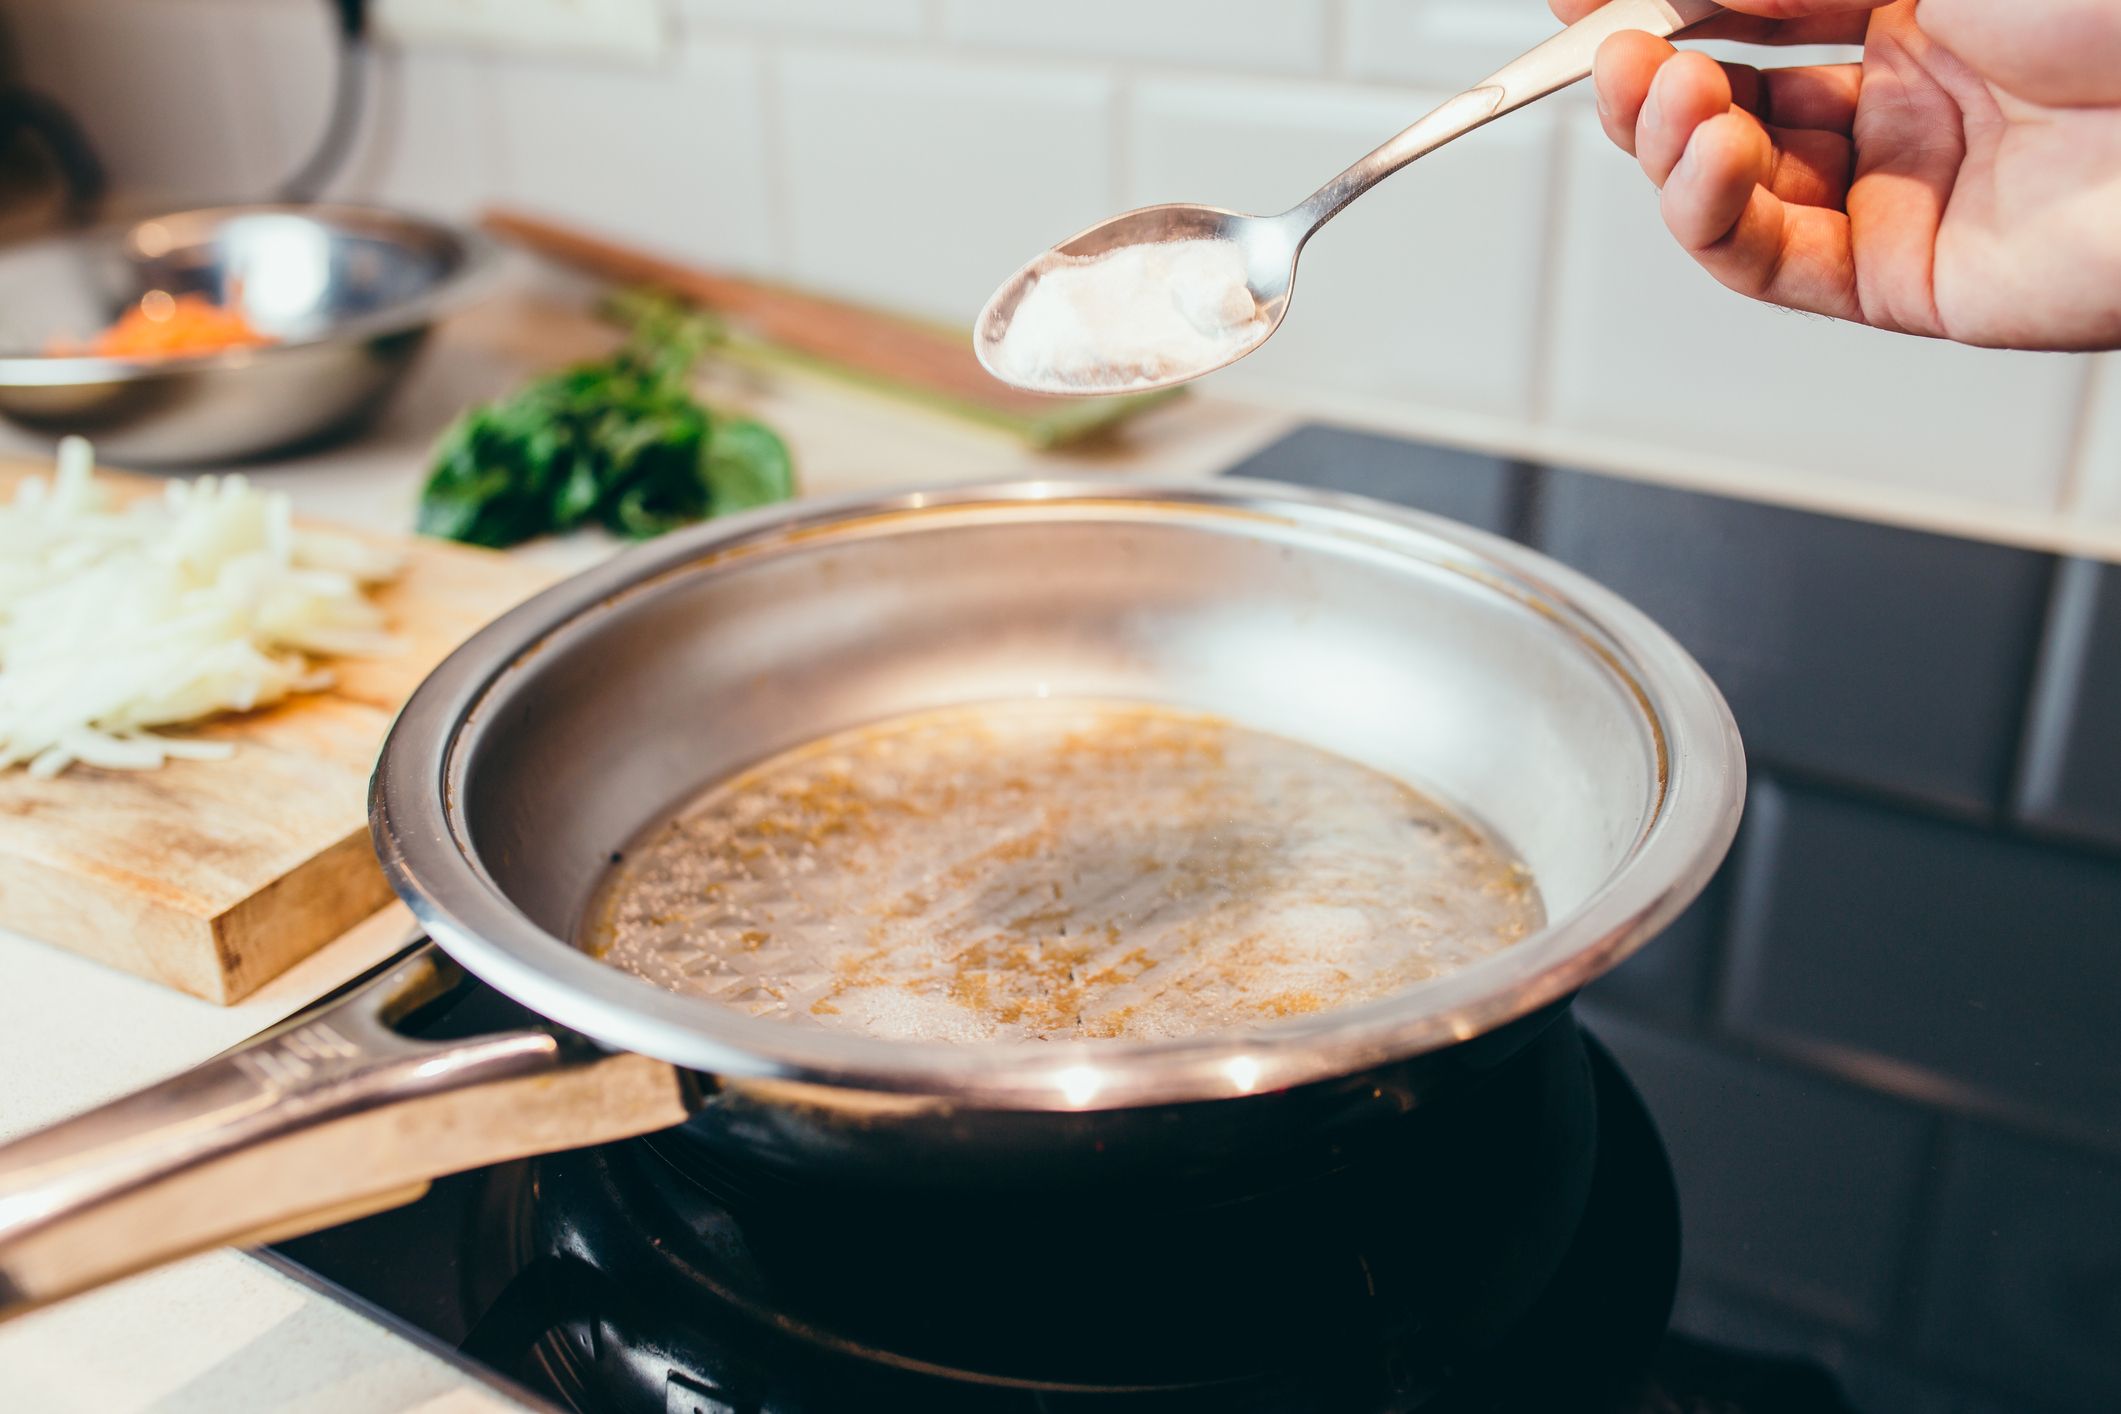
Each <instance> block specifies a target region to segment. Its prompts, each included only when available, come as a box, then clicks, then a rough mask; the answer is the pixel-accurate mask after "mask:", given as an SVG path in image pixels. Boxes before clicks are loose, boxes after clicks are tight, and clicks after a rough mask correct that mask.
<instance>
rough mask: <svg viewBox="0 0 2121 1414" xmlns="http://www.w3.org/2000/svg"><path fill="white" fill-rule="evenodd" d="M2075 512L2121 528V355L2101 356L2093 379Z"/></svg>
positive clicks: (2079, 464) (2079, 466)
mask: <svg viewBox="0 0 2121 1414" xmlns="http://www.w3.org/2000/svg"><path fill="white" fill-rule="evenodd" d="M2075 510H2076V511H2077V512H2078V513H2079V514H2080V515H2083V516H2085V517H2087V518H2090V519H2095V520H2100V521H2106V522H2111V523H2113V524H2117V525H2121V353H2111V354H2102V355H2100V357H2099V366H2098V368H2097V370H2096V371H2095V372H2094V374H2093V376H2092V401H2091V407H2090V408H2089V409H2088V410H2087V412H2086V422H2085V427H2084V446H2083V449H2082V452H2081V455H2080V459H2079V461H2078V463H2077V498H2076V506H2075Z"/></svg>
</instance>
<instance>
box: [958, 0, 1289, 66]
mask: <svg viewBox="0 0 2121 1414" xmlns="http://www.w3.org/2000/svg"><path fill="white" fill-rule="evenodd" d="M1326 21H1327V6H1326V3H1325V0H1069V3H1067V4H1064V5H1022V4H996V3H995V0H943V33H944V34H945V36H947V37H948V38H950V39H953V40H963V41H968V42H970V43H973V44H982V45H1002V46H1008V47H1011V48H1017V49H1026V50H1031V51H1033V52H1037V53H1044V54H1091V55H1112V56H1114V57H1117V58H1125V59H1149V60H1160V61H1163V62H1167V63H1173V64H1192V65H1201V66H1206V67H1219V68H1228V69H1264V70H1268V71H1271V72H1275V73H1315V72H1317V71H1319V70H1321V69H1323V68H1324V67H1325V63H1326V41H1327V23H1326Z"/></svg>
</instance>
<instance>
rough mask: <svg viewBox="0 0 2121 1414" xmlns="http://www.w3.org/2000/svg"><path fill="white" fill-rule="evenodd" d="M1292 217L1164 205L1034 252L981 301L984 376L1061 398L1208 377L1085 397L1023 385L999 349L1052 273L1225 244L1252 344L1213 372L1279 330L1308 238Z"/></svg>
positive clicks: (1182, 375)
mask: <svg viewBox="0 0 2121 1414" xmlns="http://www.w3.org/2000/svg"><path fill="white" fill-rule="evenodd" d="M1294 216H1295V213H1293V212H1285V213H1283V214H1282V215H1280V216H1248V215H1246V214H1245V213H1244V212H1241V211H1225V210H1223V209H1222V208H1221V207H1217V206H1197V205H1194V204H1193V203H1191V202H1167V203H1165V204H1163V205H1161V206H1143V207H1140V208H1137V209H1136V210H1133V211H1125V212H1121V213H1120V214H1119V215H1117V216H1112V217H1108V218H1106V219H1105V220H1103V221H1100V222H1098V223H1097V224H1096V225H1095V226H1092V227H1090V228H1089V229H1088V230H1086V231H1081V232H1078V233H1077V234H1075V235H1073V236H1070V237H1069V238H1068V239H1067V240H1064V241H1062V242H1061V243H1060V244H1058V245H1056V246H1054V247H1053V248H1052V249H1051V250H1045V251H1041V252H1039V254H1038V255H1037V256H1036V257H1034V258H1033V259H1032V260H1031V261H1029V262H1028V263H1027V264H1025V265H1024V266H1023V268H1022V269H1020V270H1018V271H1017V272H1016V273H1015V274H1014V275H1011V276H1010V277H1009V278H1008V279H1006V280H1004V281H1003V282H1002V284H1001V288H999V289H997V290H996V291H995V292H994V294H993V295H992V296H991V297H989V298H988V300H987V303H986V305H985V307H984V308H982V309H981V310H980V313H979V319H978V320H977V321H976V322H975V323H974V325H973V338H972V345H973V348H974V350H975V351H976V352H977V353H978V354H979V360H980V362H981V363H982V364H983V365H985V367H986V369H987V371H988V372H989V373H992V374H993V375H994V376H995V377H997V378H1000V379H1001V380H1002V381H1003V382H1005V383H1011V384H1014V385H1015V386H1016V387H1019V388H1023V389H1025V390H1027V391H1029V392H1034V393H1052V394H1056V395H1063V396H1065V395H1068V394H1081V393H1083V392H1085V391H1091V392H1118V391H1125V392H1130V393H1135V392H1148V391H1152V390H1154V389H1157V388H1168V387H1172V386H1174V385H1176V384H1179V383H1184V382H1188V381H1190V380H1191V379H1194V378H1197V377H1199V376H1200V374H1201V373H1203V372H1208V371H1210V370H1206V369H1201V370H1191V369H1184V368H1174V369H1172V370H1170V371H1168V372H1166V373H1164V374H1163V375H1161V376H1156V377H1150V378H1146V379H1144V378H1142V377H1139V376H1136V377H1132V378H1129V379H1128V381H1127V382H1126V383H1125V384H1124V385H1115V386H1113V387H1110V388H1096V389H1087V390H1086V389H1085V388H1083V387H1082V386H1081V385H1080V384H1078V383H1070V382H1062V381H1061V380H1059V379H1057V378H1038V377H1030V378H1027V377H1026V375H1025V373H1024V372H1023V370H1021V369H1013V368H1010V367H1008V366H1007V364H1006V363H1005V361H1004V360H1003V359H1002V358H1001V355H1000V349H1001V344H1002V340H1003V339H1004V338H1005V337H1006V336H1007V335H1008V332H1009V327H1010V325H1011V324H1012V322H1014V320H1015V318H1016V311H1017V307H1018V306H1019V305H1020V304H1022V303H1023V300H1024V296H1025V295H1027V294H1029V293H1030V292H1031V290H1032V288H1033V287H1034V286H1036V285H1037V284H1038V282H1039V281H1040V280H1042V279H1044V278H1045V277H1046V276H1047V275H1048V274H1050V273H1051V272H1052V271H1054V270H1056V269H1059V268H1061V267H1064V266H1068V265H1081V264H1085V263H1087V262H1091V261H1095V260H1096V259H1098V258H1099V257H1100V256H1104V255H1108V254H1110V253H1111V252H1113V251H1116V250H1121V249H1124V248H1128V247H1133V246H1151V245H1170V244H1173V243H1175V242H1178V241H1226V242H1229V243H1230V244H1232V245H1234V246H1235V247H1236V248H1237V249H1238V250H1239V251H1240V252H1241V253H1242V255H1243V259H1244V268H1245V290H1246V293H1247V294H1249V295H1250V296H1251V298H1252V302H1253V305H1254V307H1255V309H1256V311H1257V313H1256V314H1255V316H1254V318H1255V320H1256V325H1255V327H1254V328H1253V329H1252V338H1251V339H1250V340H1249V342H1246V343H1244V344H1242V345H1241V346H1236V349H1235V352H1232V353H1230V354H1229V357H1228V358H1226V359H1224V360H1223V363H1222V364H1218V365H1217V367H1221V366H1223V365H1225V364H1228V363H1234V362H1236V361H1237V360H1238V359H1240V358H1243V357H1244V356H1245V355H1246V354H1248V353H1250V352H1252V350H1254V349H1256V348H1258V347H1259V346H1260V345H1261V344H1264V343H1265V342H1266V341H1267V340H1268V339H1269V338H1271V337H1272V336H1273V334H1274V331H1275V330H1276V329H1278V328H1280V327H1281V321H1282V317H1283V316H1284V315H1286V314H1287V313H1288V312H1289V295H1290V291H1291V290H1292V289H1293V288H1294V287H1295V284H1296V257H1297V255H1298V254H1299V253H1300V252H1301V250H1302V246H1303V240H1304V238H1305V237H1306V236H1308V235H1309V234H1310V233H1309V231H1308V230H1306V229H1304V228H1302V226H1301V225H1300V224H1299V223H1298V222H1296V221H1295V220H1294V219H1293V218H1294Z"/></svg>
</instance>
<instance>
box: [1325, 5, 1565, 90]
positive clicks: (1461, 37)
mask: <svg viewBox="0 0 2121 1414" xmlns="http://www.w3.org/2000/svg"><path fill="white" fill-rule="evenodd" d="M1346 6H1347V18H1346V20H1345V22H1344V23H1343V25H1342V27H1341V62H1342V64H1343V65H1344V66H1345V67H1346V69H1347V71H1348V72H1349V73H1351V74H1357V75H1362V76H1364V77H1370V78H1383V79H1409V80H1412V81H1414V82H1417V83H1431V84H1436V85H1438V86H1439V87H1448V89H1449V90H1450V91H1453V92H1455V91H1457V90H1458V89H1461V88H1465V87H1467V86H1468V85H1470V84H1472V83H1474V82H1475V81H1476V80H1478V79H1479V78H1480V77H1481V76H1482V75H1485V74H1490V73H1493V72H1494V71H1495V70H1496V69H1498V68H1500V67H1501V66H1502V65H1503V64H1505V63H1507V62H1509V60H1510V59H1512V58H1514V57H1515V56H1517V55H1519V54H1522V53H1524V51H1525V50H1527V49H1529V48H1531V47H1532V46H1533V45H1535V44H1537V43H1539V41H1540V40H1542V39H1545V38H1546V37H1547V36H1548V35H1550V34H1552V33H1553V32H1554V29H1555V25H1554V17H1553V14H1552V12H1551V11H1549V10H1548V9H1547V7H1546V0H1346Z"/></svg>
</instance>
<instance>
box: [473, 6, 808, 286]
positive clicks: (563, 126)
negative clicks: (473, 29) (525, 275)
mask: <svg viewBox="0 0 2121 1414" xmlns="http://www.w3.org/2000/svg"><path fill="white" fill-rule="evenodd" d="M761 69H762V60H761V58H760V56H759V54H758V51H757V50H756V49H754V48H752V47H750V46H748V45H742V44H728V43H718V42H714V41H710V40H706V39H701V38H696V37H688V38H686V39H685V40H683V41H681V42H680V43H679V44H678V46H677V51H676V52H675V53H674V54H672V55H670V56H669V57H668V59H667V61H666V62H665V63H664V64H663V65H662V66H660V67H659V68H655V69H639V68H633V67H629V66H625V65H603V64H594V65H592V64H567V63H555V62H550V61H545V60H534V61H533V60H518V61H508V62H505V63H498V64H496V65H495V67H494V78H493V89H494V100H495V101H494V104H493V110H492V112H493V117H494V118H495V119H496V120H497V127H496V129H495V133H496V137H497V138H498V147H499V151H500V170H501V177H502V180H501V183H500V194H501V196H503V197H504V198H505V199H506V200H508V201H510V202H512V203H514V204H516V205H519V206H524V207H527V208H530V209H533V210H538V211H544V212H549V213H552V214H556V215H562V216H573V217H575V218H577V219H579V220H582V221H585V222H588V223H590V224H592V225H594V226H596V227H598V228H600V229H602V230H605V231H609V232H611V233H612V234H614V235H616V236H620V237H622V238H624V239H626V240H629V241H632V242H635V243H637V244H639V245H642V246H644V247H647V248H649V249H651V250H655V251H658V252H660V253H663V254H667V255H673V256H677V257H680V258H689V259H693V260H697V261H701V262H705V263H708V264H713V265H722V266H730V267H735V268H738V269H743V270H752V271H758V270H765V269H767V268H768V267H769V265H770V264H771V256H772V252H773V248H774V242H773V236H772V231H771V229H770V225H769V221H770V216H769V212H770V208H771V198H770V195H769V193H768V189H767V180H766V147H765V131H764V130H765V111H766V105H765V96H764V92H763V85H762V80H761Z"/></svg>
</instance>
